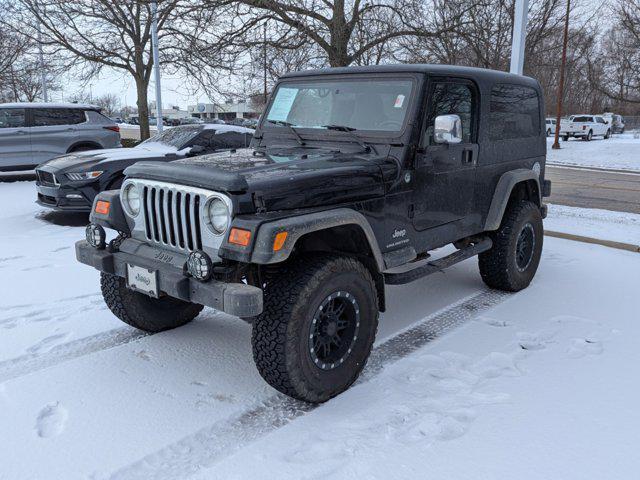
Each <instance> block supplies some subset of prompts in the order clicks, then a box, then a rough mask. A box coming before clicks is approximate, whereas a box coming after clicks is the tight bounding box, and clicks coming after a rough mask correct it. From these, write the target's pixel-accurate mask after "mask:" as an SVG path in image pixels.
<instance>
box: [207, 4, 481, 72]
mask: <svg viewBox="0 0 640 480" xmlns="http://www.w3.org/2000/svg"><path fill="white" fill-rule="evenodd" d="M453 1H459V2H460V3H464V4H466V5H472V4H475V2H476V1H477V0H464V1H463V0H453ZM443 3H445V2H444V0H369V1H364V2H363V1H362V0H204V2H203V5H204V6H205V9H206V8H207V7H211V8H215V9H216V11H218V12H219V11H221V9H224V11H225V12H226V16H228V17H229V18H233V19H234V23H233V25H234V26H236V27H239V28H236V29H235V31H234V32H233V34H232V36H233V37H235V38H236V39H238V40H239V39H240V38H241V36H242V35H246V36H248V37H249V43H252V40H251V39H252V38H255V37H256V36H257V35H255V32H254V29H255V28H257V27H259V26H262V25H263V24H264V22H269V24H270V33H271V37H270V43H271V44H272V45H273V46H274V47H278V48H281V49H292V47H291V42H297V43H299V42H300V41H301V40H303V41H304V42H305V43H306V44H307V45H308V46H311V47H312V48H317V49H318V50H319V51H320V52H322V55H323V57H324V58H325V63H326V64H328V65H329V66H332V67H342V66H347V65H350V64H352V63H362V60H363V57H365V56H367V55H373V56H374V57H375V56H376V54H377V56H380V54H379V52H380V49H381V48H384V46H385V45H388V44H389V43H390V42H393V41H394V40H396V39H400V38H404V37H408V36H412V37H437V36H440V35H444V34H447V33H449V32H451V31H453V30H454V29H455V28H456V27H457V26H458V23H459V22H458V23H456V22H452V23H451V24H450V25H447V26H446V27H445V28H444V29H442V28H438V26H437V25H435V24H434V23H433V22H431V19H432V17H433V14H432V12H433V11H434V10H436V9H438V8H440V6H441V4H443ZM460 11H461V12H463V13H464V11H465V9H464V8H461V9H460ZM240 43H241V42H239V41H238V42H237V43H236V45H238V44H240Z"/></svg>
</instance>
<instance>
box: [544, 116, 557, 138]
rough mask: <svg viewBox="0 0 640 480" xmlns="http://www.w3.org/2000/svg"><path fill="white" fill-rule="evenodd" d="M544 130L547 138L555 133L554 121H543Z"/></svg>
mask: <svg viewBox="0 0 640 480" xmlns="http://www.w3.org/2000/svg"><path fill="white" fill-rule="evenodd" d="M544 128H545V129H546V134H547V137H550V136H551V135H553V134H555V133H556V119H555V118H546V119H545V121H544Z"/></svg>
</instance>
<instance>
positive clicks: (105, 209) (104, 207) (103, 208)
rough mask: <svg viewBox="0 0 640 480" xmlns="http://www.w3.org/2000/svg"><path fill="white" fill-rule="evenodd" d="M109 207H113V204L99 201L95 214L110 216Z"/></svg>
mask: <svg viewBox="0 0 640 480" xmlns="http://www.w3.org/2000/svg"><path fill="white" fill-rule="evenodd" d="M109 207H111V204H110V203H109V202H105V201H104V200H98V201H97V202H96V209H95V212H96V213H99V214H100V215H109Z"/></svg>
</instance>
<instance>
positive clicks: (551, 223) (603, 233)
mask: <svg viewBox="0 0 640 480" xmlns="http://www.w3.org/2000/svg"><path fill="white" fill-rule="evenodd" d="M544 228H545V229H546V230H553V231H556V232H562V233H572V234H574V235H581V236H584V237H592V238H598V239H601V240H612V241H614V242H622V243H630V244H632V245H640V215H637V214H633V213H626V212H612V211H609V210H598V209H595V208H577V207H568V206H565V205H549V212H548V216H547V219H546V220H545V222H544Z"/></svg>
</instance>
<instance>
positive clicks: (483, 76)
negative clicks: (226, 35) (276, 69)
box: [281, 64, 540, 89]
mask: <svg viewBox="0 0 640 480" xmlns="http://www.w3.org/2000/svg"><path fill="white" fill-rule="evenodd" d="M352 73H363V74H367V73H368V74H378V73H385V74H386V73H421V74H427V75H438V76H447V75H451V76H456V77H464V78H470V79H475V80H478V81H480V82H488V83H515V84H521V85H528V86H531V87H534V88H536V89H539V88H540V86H539V84H538V82H537V80H535V79H533V78H531V77H525V76H523V75H516V74H513V73H508V72H501V71H498V70H489V69H487V68H476V67H458V66H452V65H432V64H397V65H372V66H366V67H337V68H323V69H319V70H304V71H300V72H291V73H287V74H285V75H282V77H281V78H283V79H288V78H298V77H310V76H318V75H345V74H352Z"/></svg>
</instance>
